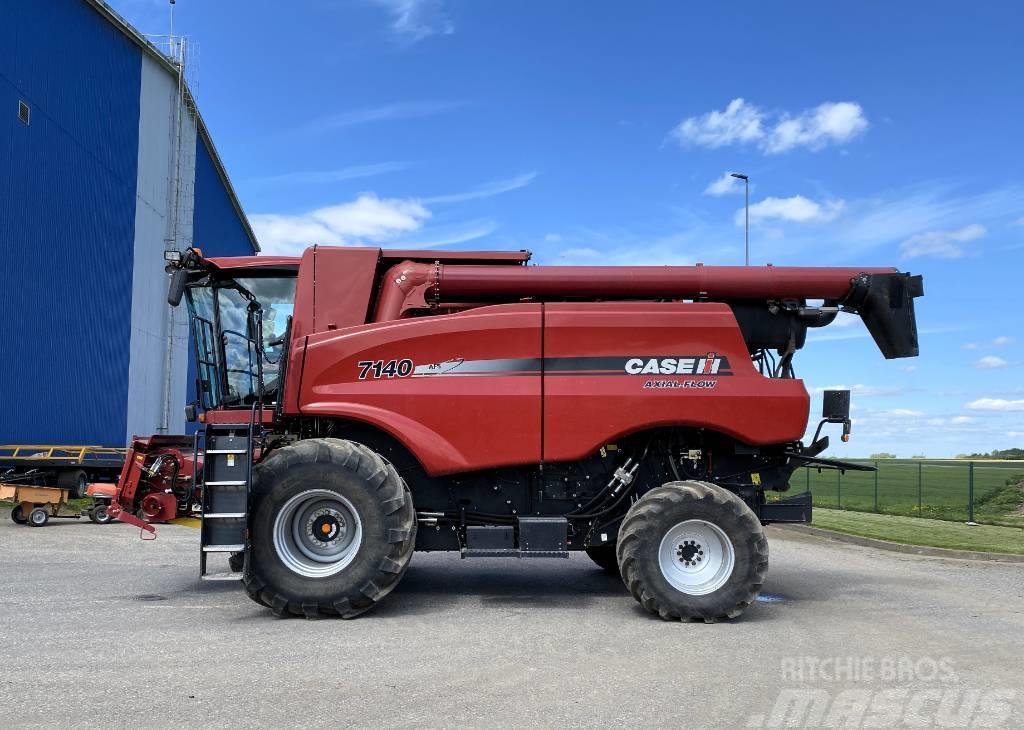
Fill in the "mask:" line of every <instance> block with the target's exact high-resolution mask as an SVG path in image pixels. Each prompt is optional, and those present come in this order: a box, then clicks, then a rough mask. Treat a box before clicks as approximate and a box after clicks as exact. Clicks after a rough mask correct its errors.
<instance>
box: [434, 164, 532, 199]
mask: <svg viewBox="0 0 1024 730" xmlns="http://www.w3.org/2000/svg"><path fill="white" fill-rule="evenodd" d="M536 177H537V173H536V172H527V173H523V174H522V175H516V176H515V177H512V178H508V179H507V180H493V181H491V182H488V183H484V184H483V185H481V186H480V187H478V188H476V189H475V190H469V191H467V192H464V193H452V194H450V195H435V196H434V197H432V198H424V199H423V202H424V203H428V204H432V203H461V202H463V201H466V200H476V199H478V198H490V197H493V196H495V195H501V194H502V193H508V192H511V191H512V190H519V188H525V187H526V186H527V185H529V184H530V183H532V182H533V181H534V179H536Z"/></svg>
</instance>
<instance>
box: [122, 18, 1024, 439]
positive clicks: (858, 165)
mask: <svg viewBox="0 0 1024 730" xmlns="http://www.w3.org/2000/svg"><path fill="white" fill-rule="evenodd" d="M112 5H113V6H114V7H115V9H117V10H118V11H119V12H121V13H122V14H123V15H124V16H125V17H126V18H127V19H128V20H129V21H131V22H132V23H133V24H134V25H136V27H138V28H139V29H140V30H141V31H143V32H145V33H166V32H167V28H168V11H167V4H166V2H164V0H114V1H113V2H112ZM284 7H287V8H288V12H283V11H282V8H284ZM1021 27H1024V7H1022V6H1020V5H1019V4H1016V3H1012V2H986V3H975V4H972V5H970V6H969V7H968V6H965V5H963V4H961V3H944V2H938V3H936V2H932V3H924V2H911V3H883V2H865V3H844V4H838V3H826V4H823V3H819V2H814V3H810V2H807V3H804V2H790V3H743V2H741V3H677V2H631V3H622V2H586V3H584V2H582V1H580V2H558V1H555V0H547V1H545V2H515V3H513V2H497V0H491V1H486V2H485V1H480V0H478V1H475V2H474V1H471V0H461V1H460V0H346V1H338V2H332V1H330V0H306V1H305V2H299V1H296V2H290V3H287V4H282V3H280V2H271V1H270V0H249V1H248V2H235V1H229V0H219V1H218V2H216V3H213V2H201V1H200V0H178V2H177V5H176V15H175V30H176V31H177V32H180V33H184V34H186V35H188V36H189V37H190V38H191V39H192V40H193V42H194V43H198V46H199V65H198V67H197V69H196V79H197V82H196V90H197V96H198V99H199V103H200V108H201V111H202V113H203V116H204V118H205V119H206V121H207V124H208V126H209V127H210V129H211V132H212V134H213V137H214V140H215V143H216V144H217V147H218V150H219V152H220V154H221V156H222V157H223V159H224V161H225V164H226V166H227V169H228V171H229V174H230V175H231V178H232V180H233V182H234V184H235V187H236V188H237V190H238V193H239V196H240V198H241V201H242V204H243V206H244V208H245V210H246V212H247V213H248V214H249V216H250V218H251V220H252V223H253V225H254V228H255V229H256V230H257V232H258V235H259V236H260V239H261V243H262V244H263V246H264V249H265V250H266V251H268V252H271V251H282V252H291V251H297V250H300V249H301V248H303V247H304V246H305V245H306V244H307V243H312V242H319V243H339V244H344V243H357V242H365V243H371V244H380V245H399V244H401V245H417V246H429V247H435V246H444V247H448V248H455V247H459V248H474V247H476V248H481V247H486V248H492V247H493V248H528V249H530V250H532V251H533V252H534V261H535V262H537V263H542V264H559V263H562V264H572V263H584V264H686V263H694V262H697V261H702V262H705V263H713V264H737V263H742V261H743V229H742V215H741V213H740V212H739V211H741V209H742V205H743V197H742V189H741V188H740V187H739V186H737V185H729V184H725V183H724V182H723V180H724V181H728V180H729V178H726V177H723V176H725V175H726V173H728V172H729V171H740V172H744V173H747V174H749V175H750V178H751V217H752V226H751V250H752V253H751V261H752V262H753V263H758V264H761V263H766V262H771V263H775V264H780V265H781V264H794V265H854V266H856V265H864V266H898V267H899V268H901V269H904V270H910V271H913V272H914V273H922V274H924V275H925V289H926V296H925V298H924V299H920V300H918V308H919V309H918V312H919V314H918V322H919V328H920V331H921V350H922V355H921V357H920V358H917V359H914V360H894V361H886V360H884V359H883V358H882V357H881V355H880V354H879V353H878V351H877V350H876V349H875V347H874V345H873V343H872V341H871V340H870V338H868V337H867V333H866V331H865V330H864V328H863V325H861V324H860V322H859V320H857V319H855V318H848V319H841V320H840V321H839V322H838V323H836V324H834V325H832V326H831V327H829V328H827V329H826V330H821V331H818V332H815V333H814V334H812V335H811V337H810V342H809V343H808V346H807V347H806V348H805V349H804V350H803V351H802V352H801V353H800V354H799V355H798V359H797V361H796V367H797V374H798V375H799V376H801V377H803V378H804V379H805V380H806V381H807V384H808V387H809V388H810V389H811V390H812V392H816V393H817V392H820V389H821V388H823V387H828V386H847V387H851V388H852V389H853V393H854V397H853V402H854V419H855V425H854V434H853V440H852V442H851V443H850V444H849V445H846V446H842V445H840V446H838V447H836V448H833V449H832V453H835V454H846V455H851V456H852V455H866V454H869V453H872V452H876V451H890V452H895V453H897V454H899V455H902V456H909V455H912V454H927V455H929V456H943V455H954V454H957V453H962V452H971V451H988V450H990V449H992V448H1006V447H1010V446H1021V445H1024V382H1022V375H1024V329H1022V328H1021V326H1020V314H1019V313H1018V310H1019V307H1020V301H1019V296H1020V295H1019V292H1020V291H1021V288H1022V287H1021V280H1022V275H1024V164H1022V163H1024V153H1022V147H1021V144H1020V138H1021V130H1022V129H1024V127H1022V122H1021V119H1022V118H1024V61H1022V60H1021V57H1020V52H1019V51H1020V29H1021ZM198 243H199V244H200V245H201V244H202V242H198ZM819 400H820V399H819V398H816V399H815V402H814V404H813V406H812V408H813V409H814V411H815V412H817V409H819V408H820V405H819ZM834 440H836V439H834Z"/></svg>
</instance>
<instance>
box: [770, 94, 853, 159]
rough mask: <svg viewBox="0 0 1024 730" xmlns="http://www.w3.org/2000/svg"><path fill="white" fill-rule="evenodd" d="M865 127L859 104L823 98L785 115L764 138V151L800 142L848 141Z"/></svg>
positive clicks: (785, 148) (812, 144)
mask: <svg viewBox="0 0 1024 730" xmlns="http://www.w3.org/2000/svg"><path fill="white" fill-rule="evenodd" d="M867 128H868V120H867V119H866V118H865V117H864V110H863V109H861V106H860V104H855V103H853V102H850V101H841V102H837V103H832V102H826V103H824V104H821V105H819V106H817V107H815V108H814V109H808V110H807V111H804V112H802V113H801V114H799V115H797V116H796V117H784V118H783V119H782V120H781V121H780V122H779V123H778V124H776V125H775V128H774V129H772V130H771V133H770V134H769V135H768V138H767V139H766V140H765V151H766V152H768V153H769V154H774V153H778V152H787V151H789V150H791V149H793V148H794V147H800V146H803V147H808V148H809V149H812V150H816V149H821V148H822V147H824V146H825V145H827V144H829V143H835V144H841V143H843V142H848V141H849V140H851V139H853V138H854V137H856V136H857V135H859V134H862V133H863V132H864V131H865V130H866V129H867Z"/></svg>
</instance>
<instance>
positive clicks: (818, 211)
mask: <svg viewBox="0 0 1024 730" xmlns="http://www.w3.org/2000/svg"><path fill="white" fill-rule="evenodd" d="M844 205H845V204H844V203H843V201H842V200H830V201H826V202H824V203H816V202H815V201H813V200H809V199H808V198H805V197H804V196H802V195H794V196H793V197H791V198H765V199H764V200H762V201H761V202H759V203H754V204H753V205H751V206H750V221H751V223H758V222H760V221H765V220H782V221H789V222H792V223H825V222H828V221H830V220H833V219H834V218H835V217H836V216H838V215H839V214H840V213H841V212H842V210H843V207H844ZM744 212H745V211H744V209H743V208H740V209H739V210H738V211H736V225H743V220H744Z"/></svg>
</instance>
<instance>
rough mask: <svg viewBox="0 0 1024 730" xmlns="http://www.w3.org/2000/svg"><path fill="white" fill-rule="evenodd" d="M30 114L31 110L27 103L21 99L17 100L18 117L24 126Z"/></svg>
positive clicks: (26, 124)
mask: <svg viewBox="0 0 1024 730" xmlns="http://www.w3.org/2000/svg"><path fill="white" fill-rule="evenodd" d="M31 116H32V110H31V109H29V108H28V104H26V103H25V102H23V101H19V102H18V119H20V120H21V123H22V124H24V125H25V126H26V127H27V126H28V121H29V118H30V117H31Z"/></svg>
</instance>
